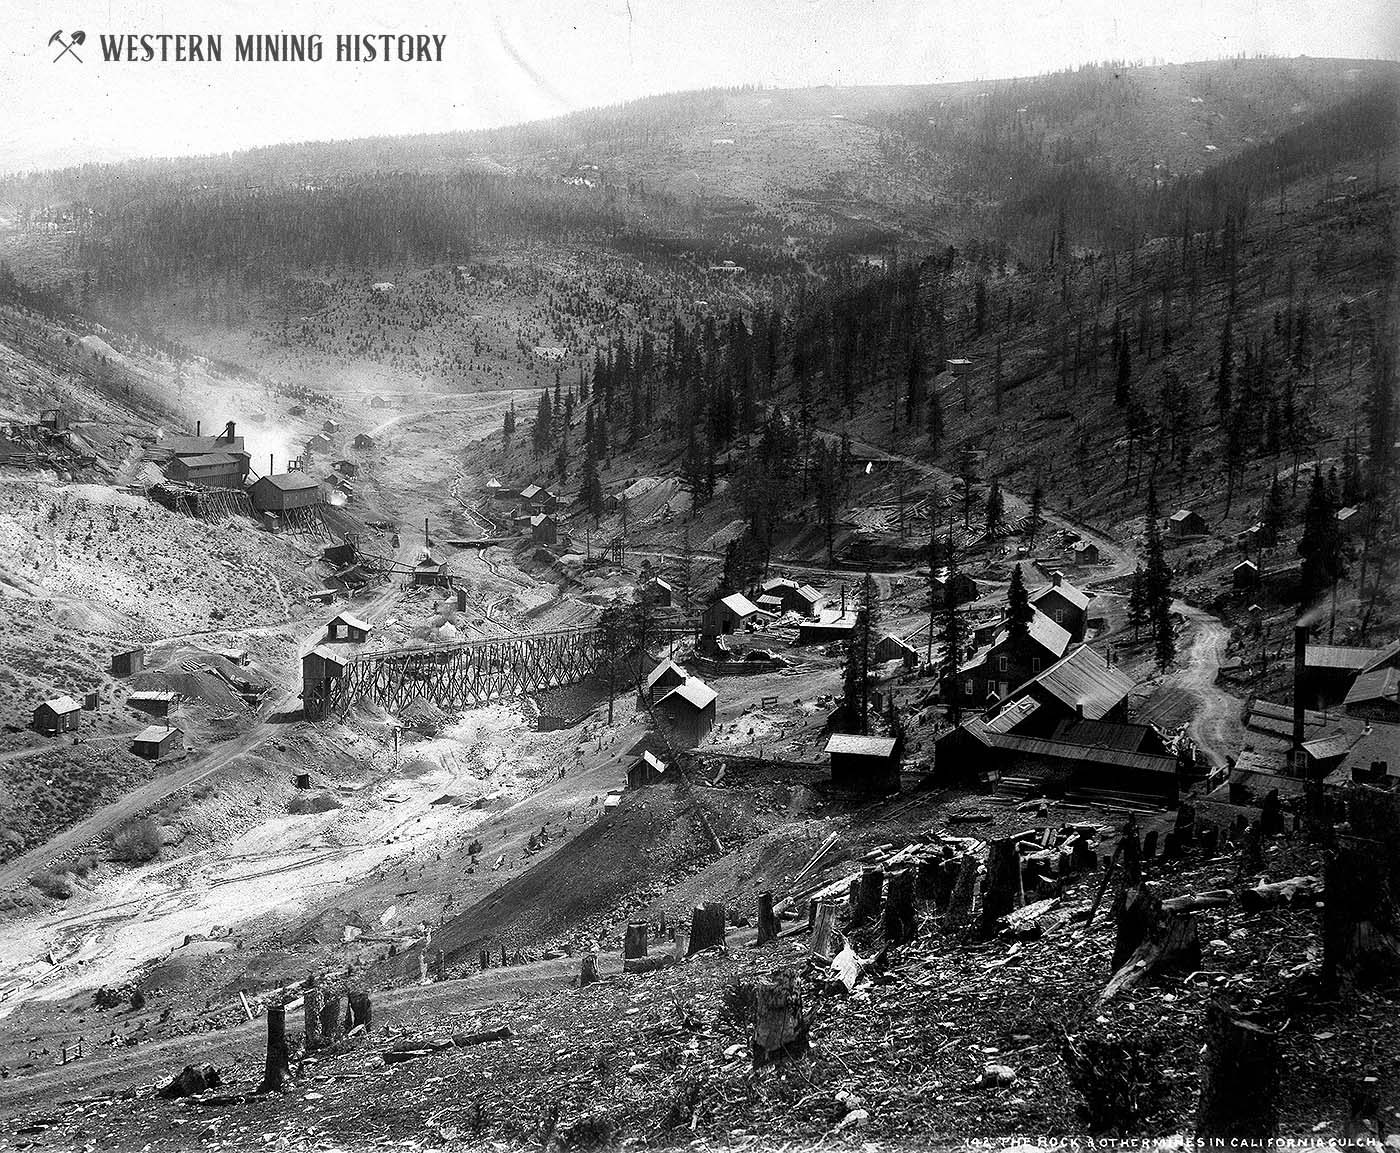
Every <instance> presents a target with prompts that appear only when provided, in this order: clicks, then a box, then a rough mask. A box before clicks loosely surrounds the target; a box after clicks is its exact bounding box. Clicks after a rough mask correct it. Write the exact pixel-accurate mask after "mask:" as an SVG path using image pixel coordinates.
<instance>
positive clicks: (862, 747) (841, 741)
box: [826, 733, 899, 795]
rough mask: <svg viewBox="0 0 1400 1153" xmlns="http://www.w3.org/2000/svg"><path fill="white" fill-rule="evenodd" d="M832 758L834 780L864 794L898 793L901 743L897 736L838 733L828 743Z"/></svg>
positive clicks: (846, 787) (841, 786) (827, 749)
mask: <svg viewBox="0 0 1400 1153" xmlns="http://www.w3.org/2000/svg"><path fill="white" fill-rule="evenodd" d="M826 754H827V756H828V757H829V758H830V760H831V783H832V784H833V785H835V786H836V787H837V788H840V789H854V790H856V791H858V792H862V793H877V794H880V795H883V794H885V793H890V792H897V791H898V789H899V742H898V741H897V740H896V739H895V738H894V737H861V736H855V735H852V734H850V733H835V734H833V735H832V737H831V739H830V740H829V741H827V743H826Z"/></svg>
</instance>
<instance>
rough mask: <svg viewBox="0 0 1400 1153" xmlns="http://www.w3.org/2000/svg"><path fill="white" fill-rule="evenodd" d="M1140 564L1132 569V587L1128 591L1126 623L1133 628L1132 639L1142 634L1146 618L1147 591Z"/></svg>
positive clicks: (1136, 638)
mask: <svg viewBox="0 0 1400 1153" xmlns="http://www.w3.org/2000/svg"><path fill="white" fill-rule="evenodd" d="M1145 583H1146V582H1145V579H1144V577H1143V573H1142V565H1141V564H1139V565H1138V566H1137V568H1135V569H1134V570H1133V584H1132V589H1131V590H1130V591H1129V593H1128V624H1129V625H1130V626H1131V627H1132V630H1133V640H1135V641H1136V640H1138V639H1139V638H1140V637H1141V635H1142V626H1143V624H1144V623H1145V622H1146V620H1147V593H1146V589H1145V587H1144V586H1145Z"/></svg>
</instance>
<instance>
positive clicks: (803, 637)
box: [797, 611, 856, 645]
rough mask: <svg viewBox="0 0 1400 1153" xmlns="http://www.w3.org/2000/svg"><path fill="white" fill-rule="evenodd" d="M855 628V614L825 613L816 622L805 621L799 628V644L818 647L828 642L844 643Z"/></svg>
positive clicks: (849, 612)
mask: <svg viewBox="0 0 1400 1153" xmlns="http://www.w3.org/2000/svg"><path fill="white" fill-rule="evenodd" d="M855 627H856V614H855V613H854V612H852V611H847V612H844V613H843V612H825V613H822V615H821V616H820V617H818V618H817V619H816V620H814V621H803V622H802V623H801V624H799V625H798V626H797V643H798V644H800V645H817V644H825V643H827V642H828V641H844V640H846V639H847V638H848V637H849V636H850V635H851V631H852V630H853V629H854V628H855Z"/></svg>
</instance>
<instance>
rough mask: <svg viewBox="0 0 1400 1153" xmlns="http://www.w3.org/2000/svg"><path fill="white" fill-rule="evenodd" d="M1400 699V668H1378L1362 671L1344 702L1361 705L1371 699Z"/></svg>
mask: <svg viewBox="0 0 1400 1153" xmlns="http://www.w3.org/2000/svg"><path fill="white" fill-rule="evenodd" d="M1395 700H1400V669H1376V671H1375V672H1371V673H1362V674H1361V675H1360V676H1359V677H1357V678H1356V680H1355V681H1354V682H1353V683H1352V686H1351V690H1350V691H1349V692H1348V693H1347V697H1346V700H1345V701H1344V702H1343V704H1348V705H1360V704H1367V703H1369V702H1371V701H1395Z"/></svg>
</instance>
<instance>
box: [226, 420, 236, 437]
mask: <svg viewBox="0 0 1400 1153" xmlns="http://www.w3.org/2000/svg"><path fill="white" fill-rule="evenodd" d="M233 428H234V425H233V421H229V422H228V424H226V425H224V437H225V439H227V440H232V439H233Z"/></svg>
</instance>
